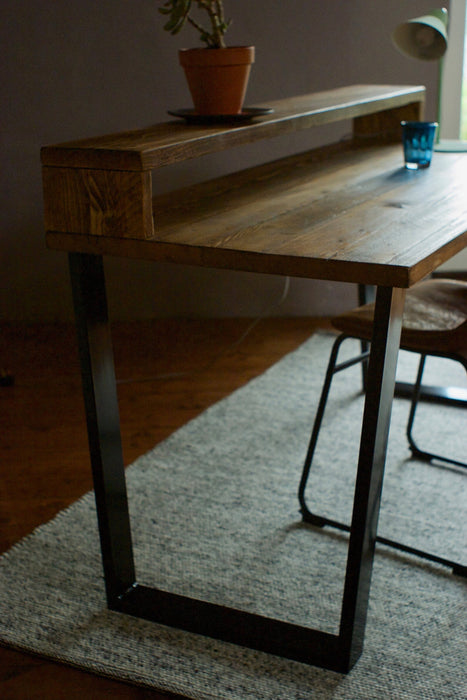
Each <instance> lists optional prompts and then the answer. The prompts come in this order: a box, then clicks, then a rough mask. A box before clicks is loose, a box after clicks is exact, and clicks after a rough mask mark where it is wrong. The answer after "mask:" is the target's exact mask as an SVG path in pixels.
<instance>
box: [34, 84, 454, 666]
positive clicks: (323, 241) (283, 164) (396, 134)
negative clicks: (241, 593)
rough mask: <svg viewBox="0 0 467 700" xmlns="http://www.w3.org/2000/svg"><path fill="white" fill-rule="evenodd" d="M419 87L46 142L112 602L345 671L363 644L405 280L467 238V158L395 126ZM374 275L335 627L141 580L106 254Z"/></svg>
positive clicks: (356, 92)
mask: <svg viewBox="0 0 467 700" xmlns="http://www.w3.org/2000/svg"><path fill="white" fill-rule="evenodd" d="M423 100H424V89H423V88H420V87H392V86H353V87H348V88H341V89H338V90H333V91H328V92H325V93H319V94H316V95H308V96H301V97H297V98H292V99H287V100H283V101H279V102H276V103H275V104H273V105H272V106H273V107H274V109H275V112H274V114H272V115H269V116H266V117H262V118H261V119H259V120H257V121H255V122H253V123H251V124H247V125H243V126H237V127H234V126H226V125H223V126H211V127H209V128H208V127H199V126H192V127H189V126H186V125H184V124H182V123H176V122H171V123H166V124H160V125H157V126H155V127H152V128H150V129H147V130H142V131H135V132H127V133H125V134H117V135H112V136H105V137H101V138H98V139H88V140H85V141H81V142H77V143H73V144H62V145H59V146H51V147H47V148H44V149H43V152H42V162H43V174H44V204H45V218H46V228H47V230H48V233H47V242H48V245H49V246H50V247H51V248H54V249H57V250H63V251H67V252H69V254H70V255H69V257H70V270H71V279H72V287H73V295H74V302H75V311H76V319H77V327H78V334H79V345H80V355H81V363H82V375H83V387H84V397H85V403H86V413H87V421H88V433H89V444H90V451H91V461H92V468H93V476H94V484H95V493H96V502H97V511H98V520H99V531H100V537H101V546H102V555H103V564H104V573H105V581H106V591H107V600H108V605H109V607H110V608H112V609H114V610H119V611H121V612H126V613H129V614H132V615H137V616H140V617H144V618H147V619H150V620H154V621H159V622H162V623H164V624H168V625H173V626H178V627H181V628H184V629H187V630H191V631H194V632H199V633H201V634H206V635H209V636H213V637H218V638H220V639H224V640H226V641H230V642H234V643H237V644H243V645H246V646H251V647H253V648H256V649H261V650H263V651H267V652H270V653H274V654H279V655H282V656H286V657H289V658H292V659H296V660H299V661H304V662H307V663H313V664H317V665H321V666H324V667H327V668H331V669H334V670H337V671H342V672H346V671H348V670H349V669H350V668H351V667H352V665H353V664H354V663H355V662H356V660H357V659H358V657H359V655H360V654H361V651H362V647H363V638H364V628H365V621H366V613H367V607H368V596H369V589H370V579H371V570H372V564H373V556H374V547H375V538H376V531H377V522H378V513H379V505H380V496H381V488H382V481H383V472H384V462H385V454H386V445H387V436H388V430H389V421H390V409H391V401H392V396H393V391H394V377H395V366H396V359H397V352H398V346H399V339H400V327H401V315H402V310H403V303H404V296H405V289H406V288H408V287H410V286H411V285H412V284H414V283H415V282H417V281H418V280H419V279H421V278H422V277H424V276H425V275H426V274H428V273H430V272H431V271H432V270H433V269H434V268H435V267H437V266H438V265H440V264H441V263H442V262H444V261H445V260H447V259H448V258H450V257H451V256H452V255H454V254H455V253H457V252H458V251H459V250H461V249H462V248H463V247H464V246H465V245H466V242H467V232H466V231H467V198H466V197H465V191H464V190H465V182H467V159H466V158H465V157H464V156H463V155H462V154H435V157H434V159H433V163H432V166H431V167H430V168H429V169H428V170H425V171H420V172H409V171H406V170H405V169H404V168H403V167H402V149H401V145H400V128H399V122H400V120H401V119H402V118H415V119H417V118H420V117H421V115H422V110H423ZM348 118H351V119H353V138H352V139H351V140H350V141H348V142H346V143H341V144H337V145H331V146H329V147H325V148H322V149H318V150H315V151H311V152H309V153H305V154H302V155H299V156H292V157H290V158H285V159H282V160H280V161H276V162H273V163H267V164H265V165H262V166H260V167H255V168H252V169H249V170H247V171H244V172H241V173H236V174H234V175H229V176H227V177H223V178H219V179H217V180H214V181H211V182H209V183H203V184H201V185H196V186H194V187H190V188H186V189H184V190H181V191H179V192H177V193H171V194H170V195H164V196H160V197H156V198H155V199H154V200H153V199H152V192H151V174H152V171H153V170H157V169H158V168H160V167H162V166H166V165H170V164H171V163H174V162H178V161H180V160H184V159H190V158H195V157H197V156H199V155H202V154H205V153H210V152H214V151H219V150H226V149H228V148H230V147H233V146H236V145H238V144H242V143H247V142H251V141H256V140H259V139H267V138H270V137H272V136H276V135H280V134H281V133H290V132H292V131H298V130H302V129H307V128H310V127H313V126H315V125H320V124H323V123H329V122H332V121H337V120H339V119H348ZM103 255H114V256H121V257H132V258H141V259H150V260H161V261H166V262H172V263H188V264H194V265H204V266H211V267H219V268H228V269H237V270H249V271H253V272H267V273H275V274H281V275H291V276H299V277H309V278H315V279H328V280H336V281H347V282H349V281H350V282H357V283H361V284H374V285H377V295H376V311H375V314H376V323H375V330H374V336H373V341H372V345H371V355H370V362H369V368H368V390H367V395H366V401H365V412H364V417H363V424H362V437H361V448H360V455H359V462H358V470H357V481H356V488H355V494H354V511H353V516H352V522H351V528H350V539H349V553H348V560H347V571H346V579H345V587H344V594H343V601H342V612H341V622H340V630H339V634H337V635H333V634H328V633H324V632H321V631H320V630H316V629H311V628H308V627H301V626H297V625H293V624H289V623H287V622H283V621H278V620H273V619H269V618H265V617H263V616H259V615H255V614H251V613H246V612H243V611H239V610H232V609H229V608H225V607H222V606H218V605H213V604H210V603H207V602H204V601H198V600H192V599H189V598H185V597H182V596H179V595H175V594H172V593H170V592H165V591H160V590H157V589H151V588H148V587H145V586H142V585H139V584H138V583H137V582H136V579H135V570H134V563H133V552H132V546H131V532H130V524H129V517H128V506H127V499H126V486H125V476H124V465H123V459H122V451H121V440H120V428H119V417H118V405H117V393H116V388H115V377H114V369H113V359H112V348H111V339H110V331H109V325H108V316H107V304H106V294H105V282H104V276H103V267H102V256H103Z"/></svg>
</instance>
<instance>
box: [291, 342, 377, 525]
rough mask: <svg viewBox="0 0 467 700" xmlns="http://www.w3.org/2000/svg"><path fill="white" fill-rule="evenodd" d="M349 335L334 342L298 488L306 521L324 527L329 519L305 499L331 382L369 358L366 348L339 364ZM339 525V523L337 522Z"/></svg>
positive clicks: (301, 510)
mask: <svg viewBox="0 0 467 700" xmlns="http://www.w3.org/2000/svg"><path fill="white" fill-rule="evenodd" d="M348 337H349V336H346V335H340V336H338V337H337V339H336V340H335V341H334V344H333V346H332V350H331V356H330V358H329V362H328V368H327V370H326V377H325V380H324V385H323V388H322V391H321V397H320V400H319V404H318V410H317V412H316V417H315V422H314V424H313V430H312V433H311V438H310V442H309V444H308V450H307V454H306V457H305V462H304V464H303V470H302V476H301V479H300V485H299V489H298V500H299V502H300V512H301V514H302V517H303V520H304V522H307V523H311V524H312V525H316V526H317V527H323V526H324V525H326V524H329V521H328V520H327V519H324V518H321V517H320V516H318V515H314V514H313V513H312V512H311V511H310V509H309V508H308V506H307V503H306V499H305V489H306V485H307V482H308V477H309V475H310V468H311V463H312V461H313V455H314V453H315V449H316V443H317V442H318V435H319V431H320V428H321V423H322V420H323V416H324V411H325V408H326V403H327V400H328V396H329V391H330V389H331V382H332V378H333V376H334V375H335V374H337V372H340V371H341V370H343V369H346V368H347V367H351V366H352V365H355V364H358V363H359V362H365V361H366V360H367V359H368V356H369V350H365V351H364V352H362V353H361V354H360V355H358V356H357V357H354V358H352V359H350V360H347V361H345V362H341V363H340V364H337V356H338V354H339V350H340V347H341V345H342V343H343V342H344V340H346V339H347V338H348ZM336 527H337V523H336Z"/></svg>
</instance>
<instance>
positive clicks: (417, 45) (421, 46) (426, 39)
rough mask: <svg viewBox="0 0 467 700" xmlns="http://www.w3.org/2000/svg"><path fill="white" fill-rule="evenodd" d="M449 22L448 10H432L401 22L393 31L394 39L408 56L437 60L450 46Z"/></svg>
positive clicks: (395, 43) (396, 44) (397, 46)
mask: <svg viewBox="0 0 467 700" xmlns="http://www.w3.org/2000/svg"><path fill="white" fill-rule="evenodd" d="M447 24H448V13H447V10H445V9H444V8H443V9H439V10H432V11H431V12H429V13H428V14H426V15H423V17H416V18H415V19H409V20H407V22H404V23H403V24H399V26H398V27H396V29H395V30H394V32H393V33H392V40H393V43H394V45H395V46H396V48H397V49H398V50H399V51H400V52H401V53H403V54H405V55H406V56H410V57H411V58H419V59H422V60H423V61H436V60H438V59H440V58H441V57H442V56H443V55H444V54H445V52H446V49H447V46H448V42H447V38H448V32H447Z"/></svg>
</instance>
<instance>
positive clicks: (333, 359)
mask: <svg viewBox="0 0 467 700" xmlns="http://www.w3.org/2000/svg"><path fill="white" fill-rule="evenodd" d="M348 337H350V336H346V335H340V336H338V338H337V339H336V340H335V341H334V345H333V346H332V350H331V356H330V358H329V362H328V368H327V370H326V377H325V380H324V385H323V388H322V390H321V397H320V400H319V404H318V410H317V412H316V417H315V421H314V424H313V430H312V433H311V438H310V442H309V444H308V450H307V454H306V457H305V462H304V464H303V469H302V475H301V479H300V485H299V489H298V500H299V503H300V512H301V514H302V519H303V522H305V523H309V524H310V525H314V526H315V527H325V526H329V527H333V528H335V529H337V530H341V531H343V532H350V527H349V525H346V524H345V523H341V522H339V521H337V520H332V519H330V518H325V517H323V516H321V515H316V514H315V513H313V512H312V511H311V510H310V509H309V507H308V505H307V502H306V499H305V490H306V485H307V482H308V478H309V475H310V469H311V464H312V462H313V456H314V453H315V449H316V444H317V442H318V435H319V431H320V428H321V423H322V421H323V416H324V411H325V408H326V403H327V400H328V396H329V391H330V389H331V382H332V378H333V376H334V375H335V374H337V372H340V371H341V370H343V369H346V368H347V367H351V366H352V365H355V364H357V363H358V362H362V363H364V362H366V360H367V358H368V355H369V351H366V352H363V353H362V354H361V355H358V356H357V357H354V358H352V359H351V360H346V361H344V362H342V363H340V364H337V356H338V354H339V349H340V346H341V345H342V343H343V341H344V340H346V338H348ZM424 365H425V357H424V356H422V357H421V361H420V365H419V369H418V376H417V381H416V384H415V393H414V398H413V401H412V406H411V411H410V417H409V425H408V427H407V431H408V432H410V433H411V430H412V425H413V421H414V418H415V411H416V407H417V403H418V398H419V395H420V386H421V381H422V375H423V369H424ZM416 449H418V448H416ZM422 454H423V453H422ZM433 457H434V455H433ZM441 459H442V458H441ZM445 461H446V460H445ZM462 466H464V465H462ZM376 541H377V543H379V544H382V545H386V546H387V547H391V548H392V549H397V550H399V551H401V552H406V553H407V554H413V555H415V556H417V557H420V558H422V559H425V560H428V561H432V562H435V563H438V564H442V565H443V566H447V567H448V568H450V569H452V572H453V574H455V575H457V576H463V577H464V578H465V577H467V566H464V565H463V564H459V563H458V562H455V561H452V560H450V559H445V558H444V557H439V556H437V555H436V554H431V553H430V552H425V551H423V550H421V549H417V548H415V547H409V546H407V545H405V544H403V543H401V542H397V541H395V540H391V539H388V538H386V537H380V536H378V537H377V538H376Z"/></svg>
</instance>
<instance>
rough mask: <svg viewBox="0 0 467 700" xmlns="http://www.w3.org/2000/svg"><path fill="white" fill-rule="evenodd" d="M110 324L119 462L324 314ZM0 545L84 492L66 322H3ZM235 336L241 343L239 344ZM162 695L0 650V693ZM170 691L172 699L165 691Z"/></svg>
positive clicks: (156, 698) (7, 699) (74, 363)
mask: <svg viewBox="0 0 467 700" xmlns="http://www.w3.org/2000/svg"><path fill="white" fill-rule="evenodd" d="M248 326H249V321H248V320H245V319H242V320H235V319H226V320H206V321H193V320H190V321H182V320H163V321H148V322H134V323H126V324H116V325H115V326H114V328H113V342H114V353H115V364H116V371H117V379H118V381H119V387H118V390H119V400H120V417H121V423H122V440H123V449H124V457H125V462H126V463H127V464H129V463H131V462H132V461H133V460H134V459H136V457H138V456H139V455H141V454H143V453H144V452H146V451H148V450H149V449H150V448H152V447H153V446H154V445H155V444H156V443H157V442H159V441H160V440H163V439H164V438H165V437H167V436H168V435H169V434H170V433H171V432H173V431H174V430H175V429H176V428H178V427H180V426H181V425H183V424H184V423H186V422H187V421H188V420H189V419H191V418H193V417H194V416H196V415H198V414H199V413H200V412H202V411H203V410H204V409H206V408H207V407H208V406H209V405H211V404H212V403H214V402H216V401H218V400H219V399H221V398H223V397H224V396H226V395H228V394H229V393H231V392H232V391H233V390H234V389H236V388H238V387H239V386H242V385H243V384H245V383H246V382H247V381H249V380H250V379H252V378H253V377H255V376H257V375H258V374H260V373H262V372H263V371H264V370H265V369H267V368H268V367H269V366H271V365H272V364H274V363H275V362H277V361H278V360H279V359H280V358H281V357H282V356H283V355H284V354H286V353H287V352H290V351H292V350H294V349H295V348H296V347H298V346H299V345H300V344H301V343H302V342H304V341H305V340H306V339H307V338H308V337H309V336H310V335H311V334H312V333H313V332H314V331H315V330H317V329H318V328H320V327H327V323H326V321H325V320H312V319H264V320H262V321H261V322H260V323H258V324H257V325H256V326H255V327H254V328H253V329H251V330H250V332H249V333H248V334H247V335H246V337H245V338H244V339H242V335H243V334H244V333H245V331H246V330H247V329H248ZM0 332H1V339H0V369H2V370H3V372H4V371H5V370H8V371H10V372H11V373H12V374H13V375H14V379H15V383H14V386H10V387H8V386H4V387H0V424H1V426H2V428H1V433H2V437H1V441H0V475H1V476H0V478H1V489H0V523H1V531H0V551H4V550H6V549H7V548H8V547H10V546H11V545H12V544H13V543H14V542H16V541H17V540H19V539H20V538H21V537H23V536H24V535H26V534H28V533H29V532H31V530H32V529H33V528H34V527H36V526H37V525H39V524H40V523H43V522H46V521H47V520H49V519H50V518H52V517H53V516H54V515H55V514H56V513H57V512H58V511H59V510H61V509H62V508H64V507H66V506H68V505H69V504H70V503H72V502H73V501H75V500H76V499H77V498H78V497H79V496H81V495H82V494H84V493H85V492H86V491H88V490H89V489H91V488H92V484H91V477H90V468H89V457H88V449H87V438H86V429H85V419H84V408H83V403H82V398H81V385H80V374H79V365H78V357H77V350H76V343H75V335H74V328H73V327H72V326H71V325H42V326H38V325H27V326H22V325H1V326H0ZM239 340H241V342H238V341H239ZM110 697H111V698H115V699H116V700H117V699H123V698H124V699H125V700H126V699H130V698H131V699H138V700H142V699H149V698H151V699H152V700H162V699H166V698H168V697H169V696H168V695H165V694H161V693H158V692H156V691H152V690H146V689H142V688H138V687H134V686H130V685H128V684H125V683H118V682H115V681H111V680H108V679H104V678H101V677H97V676H94V675H92V674H88V673H84V672H81V671H78V670H76V669H72V668H70V667H67V666H64V665H61V664H56V663H52V662H50V661H47V660H46V659H42V658H36V657H33V656H31V655H28V654H23V653H20V652H17V651H14V650H11V649H5V648H1V647H0V698H2V700H36V698H37V700H58V699H60V700H62V699H65V698H66V699H67V700H75V699H76V700H77V699H78V698H79V699H80V700H82V698H89V699H90V700H94V699H95V698H110ZM170 697H174V696H170Z"/></svg>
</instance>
